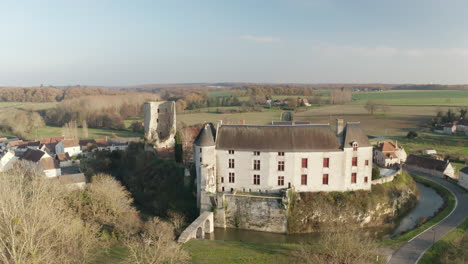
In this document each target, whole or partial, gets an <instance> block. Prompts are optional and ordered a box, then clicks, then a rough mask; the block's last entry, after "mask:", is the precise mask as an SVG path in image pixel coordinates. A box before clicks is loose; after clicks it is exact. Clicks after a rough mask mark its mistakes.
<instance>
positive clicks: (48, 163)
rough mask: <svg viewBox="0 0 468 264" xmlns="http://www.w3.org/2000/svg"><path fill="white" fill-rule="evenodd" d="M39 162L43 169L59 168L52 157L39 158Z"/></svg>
mask: <svg viewBox="0 0 468 264" xmlns="http://www.w3.org/2000/svg"><path fill="white" fill-rule="evenodd" d="M40 164H41V166H42V169H43V170H52V169H58V168H60V165H59V162H58V160H55V159H53V158H52V157H47V158H43V159H41V160H40Z"/></svg>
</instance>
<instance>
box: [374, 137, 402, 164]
mask: <svg viewBox="0 0 468 264" xmlns="http://www.w3.org/2000/svg"><path fill="white" fill-rule="evenodd" d="M406 157H407V155H406V152H405V150H404V149H403V148H402V147H399V146H398V142H397V141H396V142H393V141H384V142H378V143H377V146H376V147H375V148H374V162H375V163H376V164H377V165H379V166H381V167H390V166H392V165H395V164H402V163H404V162H405V161H406Z"/></svg>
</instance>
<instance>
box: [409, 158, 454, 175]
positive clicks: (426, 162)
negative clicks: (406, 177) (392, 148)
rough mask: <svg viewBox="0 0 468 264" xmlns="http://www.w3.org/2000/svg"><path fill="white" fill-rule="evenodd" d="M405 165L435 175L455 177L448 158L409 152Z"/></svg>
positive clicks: (410, 168)
mask: <svg viewBox="0 0 468 264" xmlns="http://www.w3.org/2000/svg"><path fill="white" fill-rule="evenodd" d="M405 167H406V168H407V169H409V170H415V171H419V172H423V173H426V174H430V175H433V176H437V177H450V178H452V179H455V178H456V177H455V170H454V169H453V167H452V164H450V162H449V161H448V160H447V161H443V160H438V159H434V158H430V157H423V156H416V155H412V154H411V155H409V156H408V158H407V159H406V164H405Z"/></svg>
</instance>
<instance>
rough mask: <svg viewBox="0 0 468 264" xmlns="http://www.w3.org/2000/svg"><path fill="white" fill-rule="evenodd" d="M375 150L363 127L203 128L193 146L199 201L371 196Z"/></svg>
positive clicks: (340, 123)
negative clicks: (247, 196)
mask: <svg viewBox="0 0 468 264" xmlns="http://www.w3.org/2000/svg"><path fill="white" fill-rule="evenodd" d="M372 153H373V151H372V146H371V144H370V143H369V140H368V138H367V136H366V134H365V133H364V132H363V131H362V129H361V127H360V123H355V122H347V123H346V124H345V123H344V121H343V120H342V119H339V120H337V129H336V130H335V131H333V130H332V129H331V126H330V125H329V124H305V125H222V124H221V125H220V126H218V129H217V130H216V129H214V126H213V125H212V124H205V125H204V126H203V128H202V129H201V130H200V133H199V135H198V136H197V138H196V139H195V142H194V160H195V167H196V172H197V185H198V186H199V188H198V192H197V200H198V204H199V206H200V209H201V210H202V211H203V210H209V209H210V199H211V198H209V197H210V196H211V197H212V196H213V194H215V193H217V192H218V193H235V192H252V193H278V192H281V191H283V190H285V189H288V188H293V189H294V190H296V191H298V192H318V191H352V190H370V189H371V177H372Z"/></svg>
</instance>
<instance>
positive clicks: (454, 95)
mask: <svg viewBox="0 0 468 264" xmlns="http://www.w3.org/2000/svg"><path fill="white" fill-rule="evenodd" d="M368 100H375V101H381V102H384V103H386V104H389V105H431V106H439V105H440V106H462V105H463V106H468V91H455V90H445V91H423V90H418V91H412V90H408V91H393V90H389V91H384V92H358V93H353V102H352V104H358V105H359V104H360V105H362V104H365V103H366V102H367V101H368Z"/></svg>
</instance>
